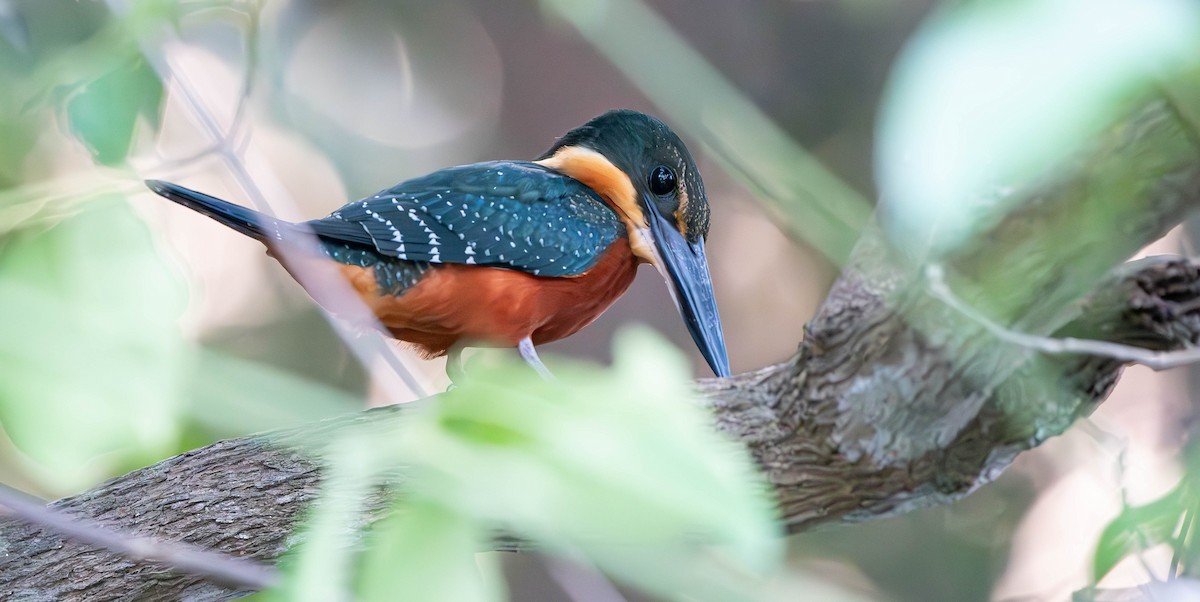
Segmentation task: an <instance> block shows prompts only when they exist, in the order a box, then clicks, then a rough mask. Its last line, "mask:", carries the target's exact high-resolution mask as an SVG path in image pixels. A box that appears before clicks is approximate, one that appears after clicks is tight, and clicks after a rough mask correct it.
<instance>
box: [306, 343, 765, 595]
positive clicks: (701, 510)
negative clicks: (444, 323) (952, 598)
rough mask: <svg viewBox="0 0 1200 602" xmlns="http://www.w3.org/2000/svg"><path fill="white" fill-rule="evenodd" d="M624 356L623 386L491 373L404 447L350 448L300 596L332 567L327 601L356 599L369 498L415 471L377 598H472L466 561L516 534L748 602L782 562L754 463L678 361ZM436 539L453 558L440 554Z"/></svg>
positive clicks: (480, 368)
mask: <svg viewBox="0 0 1200 602" xmlns="http://www.w3.org/2000/svg"><path fill="white" fill-rule="evenodd" d="M615 357H616V358H617V363H616V365H615V366H614V367H613V369H612V370H611V371H610V370H602V369H599V368H596V367H593V366H583V365H571V364H562V365H559V367H558V368H557V369H556V375H557V376H558V378H559V380H556V381H553V382H548V381H544V380H541V379H540V378H538V377H537V375H536V373H534V372H533V371H532V370H530V369H529V368H528V367H527V366H525V365H524V364H522V363H520V362H518V361H516V360H513V359H507V360H497V362H496V363H494V364H478V363H477V365H475V366H473V367H472V369H471V370H470V373H469V379H468V380H467V382H466V383H465V384H464V385H463V386H462V387H460V388H456V389H454V390H453V391H451V392H450V393H448V394H446V395H443V396H441V397H440V398H438V400H437V402H436V403H430V404H427V405H423V406H422V407H419V408H413V409H412V412H413V415H412V416H411V417H410V419H409V420H407V421H406V422H405V424H404V425H403V427H402V428H401V429H400V430H399V431H398V432H377V431H367V432H356V433H353V434H351V435H350V437H351V439H349V440H343V441H341V442H338V443H335V444H334V446H333V448H332V451H333V453H331V454H330V458H331V462H332V463H333V469H332V470H333V473H332V475H333V476H331V477H330V478H331V481H333V483H332V484H330V485H329V486H328V487H327V489H326V495H325V496H324V497H323V501H322V502H321V503H319V504H318V505H317V506H316V510H315V511H314V514H313V516H312V518H311V519H310V522H309V532H310V540H309V541H308V542H306V543H305V544H304V545H303V546H302V547H301V550H300V551H299V553H298V554H297V555H296V556H295V558H294V559H293V561H292V562H291V563H290V566H293V567H295V570H294V571H292V572H291V574H292V575H293V580H294V581H292V583H293V584H294V585H293V586H292V587H293V588H294V589H287V588H285V591H296V592H300V591H306V590H308V588H310V587H318V584H316V583H311V582H310V581H309V579H312V578H313V577H311V576H310V573H309V572H308V571H307V570H305V568H306V567H307V568H308V569H314V567H322V569H321V570H322V572H323V573H322V574H323V577H322V578H323V579H327V580H329V582H331V583H333V584H334V585H328V584H326V585H322V586H321V587H326V588H328V587H347V586H348V583H347V582H346V580H345V579H346V575H347V572H346V571H344V570H337V567H339V566H345V563H346V557H345V556H338V554H346V552H345V551H344V548H345V547H346V546H347V544H348V543H349V540H348V539H347V537H348V534H350V533H352V532H353V527H354V525H356V524H358V523H359V522H360V521H361V520H362V519H361V517H358V516H357V513H358V512H361V510H362V504H364V501H363V499H364V498H363V496H362V494H364V493H365V492H366V491H368V490H369V489H370V487H371V486H372V484H373V483H374V482H375V480H377V479H378V478H379V476H380V475H388V474H395V471H396V469H397V468H398V467H400V466H403V467H404V475H405V476H404V494H403V495H404V497H405V499H404V500H403V501H402V502H401V504H400V505H399V506H398V508H397V514H396V516H397V518H393V519H390V520H389V521H387V522H385V523H382V524H380V525H377V526H376V528H375V529H374V533H373V536H372V541H376V542H383V541H386V542H388V543H387V544H386V545H383V546H380V547H372V548H369V549H368V550H367V551H366V552H364V557H363V558H362V559H360V560H359V562H360V563H361V565H362V566H363V567H364V568H363V571H364V572H363V578H362V580H361V585H362V587H363V588H366V589H365V590H364V591H362V592H360V593H362V594H366V593H367V591H375V592H394V591H397V590H396V589H394V587H398V586H399V585H402V584H407V585H413V586H418V587H420V588H422V589H423V590H424V591H441V592H448V591H452V590H453V588H456V587H463V586H462V585H461V584H460V581H461V579H462V575H463V570H464V569H463V560H462V558H461V557H460V556H461V555H462V554H465V553H468V552H470V551H471V550H472V549H473V546H474V545H475V543H476V542H478V541H479V540H481V539H482V538H483V537H485V536H486V535H487V534H491V533H496V532H500V531H503V532H506V533H511V534H515V535H517V536H520V537H525V538H529V539H530V540H531V541H533V542H536V543H535V545H537V546H538V547H539V548H542V549H545V550H548V551H555V552H558V553H566V554H576V553H577V554H582V555H583V556H584V557H586V558H588V559H589V560H590V561H591V562H593V563H595V564H596V565H597V566H598V567H599V568H600V569H602V570H604V571H605V572H606V573H609V574H611V575H612V576H614V577H615V578H618V579H620V580H623V581H626V582H628V583H631V584H634V585H637V586H638V587H640V588H643V589H645V590H647V591H650V592H653V593H656V594H658V595H662V596H666V597H668V598H672V599H675V598H680V597H687V596H699V597H701V598H703V599H710V600H713V599H727V600H734V599H741V597H742V596H744V595H746V589H745V588H746V587H747V584H751V585H752V584H753V582H754V578H755V577H756V576H762V575H764V574H765V573H766V572H768V571H770V570H771V569H773V568H774V567H775V566H776V565H777V563H778V561H779V559H780V554H781V552H782V540H781V539H780V533H779V532H778V529H777V527H776V525H775V521H774V518H773V514H774V513H773V511H772V509H771V506H772V504H771V501H770V496H769V493H768V491H767V488H766V487H765V486H764V484H763V483H762V482H761V481H760V478H759V477H758V476H757V473H756V470H755V468H754V467H753V464H752V462H751V461H750V459H749V457H748V455H747V454H746V452H745V450H744V449H742V448H741V446H740V445H738V444H735V443H732V442H728V441H725V440H723V439H721V438H720V437H718V436H717V435H716V434H715V433H713V432H712V430H711V427H709V426H708V423H707V421H706V419H705V413H704V412H703V411H702V410H701V409H700V408H699V407H698V406H696V405H695V404H694V402H693V401H692V400H691V399H690V394H689V392H688V390H687V388H686V386H685V383H686V382H687V364H686V362H685V361H684V359H683V357H682V356H681V355H680V354H679V352H678V351H676V350H674V349H671V348H670V347H669V346H668V345H666V344H665V343H664V342H663V341H661V340H660V339H658V338H657V337H655V336H652V335H650V334H648V333H647V332H644V331H630V332H626V333H624V334H623V336H621V337H620V338H619V340H618V341H617V343H616V349H615ZM372 477H374V478H372ZM347 492H352V493H353V494H354V495H351V493H347ZM410 500H416V501H415V502H412V501H410ZM356 504H357V505H356ZM410 513H413V514H410ZM417 517H425V519H426V520H427V521H431V522H426V523H422V522H421V521H418V520H417ZM436 530H442V531H444V533H441V534H440V535H439V534H438V533H436V532H435V531H436ZM431 540H443V543H442V544H441V545H442V546H445V547H440V548H438V550H439V551H438V553H437V554H433V555H431V554H430V553H429V542H430V541H431ZM331 544H338V545H331ZM339 549H341V550H342V551H340V552H339V551H338V550H339ZM331 555H333V556H331ZM375 555H381V556H382V559H381V558H376V557H375ZM384 559H386V562H385V560H384ZM381 566H387V567H390V569H389V570H388V571H385V570H383V569H381V568H379V567H381ZM314 570H315V569H314ZM324 591H325V593H330V590H327V589H326V590H324ZM471 591H472V592H473V593H471V595H472V596H483V595H484V594H483V593H480V591H481V590H475V589H472V590H471ZM464 595H465V594H464ZM486 597H487V598H488V599H492V598H493V596H491V595H489V596H486ZM318 598H320V597H319V596H318ZM318 598H313V599H318ZM323 599H328V598H323ZM372 599H375V598H372ZM377 599H386V598H377Z"/></svg>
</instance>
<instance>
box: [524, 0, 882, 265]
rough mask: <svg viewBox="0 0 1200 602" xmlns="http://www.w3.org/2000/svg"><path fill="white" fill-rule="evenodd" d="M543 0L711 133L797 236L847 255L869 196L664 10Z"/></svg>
mask: <svg viewBox="0 0 1200 602" xmlns="http://www.w3.org/2000/svg"><path fill="white" fill-rule="evenodd" d="M542 6H543V8H544V10H545V11H546V12H548V13H550V14H553V15H555V16H556V17H558V18H561V19H564V20H566V21H567V22H568V23H570V24H571V25H572V26H574V27H575V28H577V29H578V31H579V32H580V33H581V34H582V35H583V36H584V37H585V38H587V40H588V41H589V42H591V43H592V44H593V45H594V46H595V47H596V49H597V50H599V51H600V52H601V53H603V54H604V55H605V56H606V57H607V58H608V59H609V60H611V61H612V62H613V64H614V65H616V67H617V68H618V69H620V70H621V72H622V73H624V74H625V76H626V77H628V78H630V79H631V80H632V81H633V82H634V83H635V84H637V86H638V87H639V88H640V89H641V90H642V92H643V93H645V94H646V95H647V96H648V97H650V99H651V100H652V101H654V103H655V104H657V105H658V106H659V107H661V108H662V110H663V111H664V112H665V114H664V117H666V118H668V120H669V121H670V122H671V123H672V124H673V125H675V126H677V127H679V128H680V129H681V130H682V131H684V132H686V133H687V134H690V135H692V136H695V137H696V138H698V139H700V140H701V141H703V142H704V144H705V145H706V146H707V147H708V148H709V149H710V150H711V151H713V152H714V153H716V156H717V157H718V158H719V159H720V160H721V162H722V163H723V165H724V167H725V169H726V171H728V172H729V173H730V174H731V175H733V176H735V177H737V178H738V179H739V180H740V181H741V183H742V184H743V185H744V186H746V187H747V188H748V189H750V190H753V191H754V192H755V193H757V194H758V195H759V196H760V197H761V198H762V199H764V200H766V201H767V202H768V203H770V204H772V205H773V206H774V208H775V209H776V211H777V212H778V216H779V217H780V219H781V221H782V225H783V226H785V227H786V228H787V229H788V230H789V231H790V232H791V233H792V234H793V235H794V236H795V237H796V238H797V239H799V240H803V241H804V242H806V243H808V244H810V245H812V246H813V247H814V248H816V249H818V250H820V251H821V252H822V253H824V254H825V255H826V256H827V257H829V258H830V259H832V260H834V261H836V262H839V263H840V262H841V261H843V260H845V259H846V257H848V256H849V254H850V249H851V247H852V246H853V245H854V241H855V240H857V239H858V233H859V231H860V230H862V228H863V227H864V226H865V224H866V222H867V219H868V217H869V216H870V205H869V204H868V203H867V202H866V201H865V200H864V199H863V198H862V196H861V195H860V194H859V193H857V192H855V191H854V190H853V189H851V188H850V187H848V186H846V184H845V183H843V182H842V181H841V180H840V179H838V178H837V177H836V176H834V175H833V174H831V173H830V172H829V171H828V170H827V169H826V168H825V167H824V166H822V165H821V164H820V163H819V162H818V161H816V160H815V159H814V158H813V157H812V156H811V155H809V153H808V152H807V151H805V150H804V149H803V148H802V147H801V146H800V145H798V144H796V143H795V141H793V140H792V139H791V138H790V137H789V136H788V135H787V133H785V132H784V131H782V130H781V129H780V128H779V126H777V125H776V124H775V123H773V122H772V121H771V119H770V118H769V117H767V116H766V115H764V114H763V112H762V111H761V110H760V109H759V108H758V107H756V106H755V105H754V103H753V101H751V100H750V99H748V98H747V97H746V96H745V94H744V93H742V92H741V91H739V90H738V89H737V88H736V87H734V86H733V85H732V84H730V82H729V81H728V80H727V79H726V78H725V77H724V76H723V75H722V74H721V73H720V72H719V71H717V70H716V69H714V68H713V67H712V65H710V64H709V63H708V62H707V61H706V60H704V58H703V57H701V56H700V55H699V54H697V52H696V51H695V50H694V49H693V48H692V47H691V46H690V45H689V44H688V43H687V42H686V41H684V40H683V39H682V38H680V37H679V36H678V35H677V34H676V33H675V32H674V30H673V29H672V28H671V26H670V25H669V24H668V23H667V22H666V21H664V20H663V19H662V18H661V17H659V16H658V14H656V13H655V12H654V11H652V10H650V9H649V8H648V7H647V6H646V5H645V4H643V3H642V2H640V1H639V0H543V2H542ZM614 32H621V34H620V35H615V34H614ZM698 91H702V92H698Z"/></svg>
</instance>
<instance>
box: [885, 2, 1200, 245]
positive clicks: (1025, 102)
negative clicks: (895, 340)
mask: <svg viewBox="0 0 1200 602" xmlns="http://www.w3.org/2000/svg"><path fill="white" fill-rule="evenodd" d="M1197 40H1200V9H1198V8H1197V5H1196V3H1194V2H1190V1H1189V0H1140V1H1137V2H1128V1H1126V0H999V1H976V2H965V3H950V4H949V5H947V6H946V7H945V9H944V10H942V11H940V12H938V13H935V16H934V18H932V19H931V20H930V21H929V22H928V23H927V25H926V26H925V27H923V28H922V30H921V31H920V32H919V33H918V35H917V36H915V37H914V38H913V40H912V41H911V42H910V43H909V44H908V47H907V48H906V49H905V51H904V52H903V54H902V55H901V58H900V59H899V60H898V61H897V64H896V67H895V73H894V74H893V76H892V81H891V83H890V84H889V90H888V93H887V95H886V97H885V100H884V106H883V109H882V111H881V119H880V121H881V123H880V131H879V157H880V162H879V169H878V175H879V180H880V185H881V188H882V196H883V198H884V199H885V201H886V202H885V204H884V205H883V215H884V218H885V223H886V225H887V228H888V231H889V234H891V235H892V239H893V240H894V241H897V242H899V243H903V244H905V245H910V246H914V247H915V250H917V251H923V250H924V249H925V245H930V246H931V247H932V250H933V251H934V252H945V251H948V250H950V249H953V248H955V247H956V246H957V245H960V244H962V243H963V242H964V241H966V240H970V239H971V237H972V235H973V234H974V233H975V231H976V229H977V228H978V227H980V226H981V225H983V223H984V222H987V221H988V220H989V219H995V218H996V216H997V215H1003V213H1004V212H1005V211H1006V209H1007V207H1006V205H1005V203H1006V201H1008V200H1009V199H1011V198H1014V197H1015V196H1016V195H1012V194H1010V193H1011V192H1013V191H1011V190H1010V189H1009V188H1008V187H1009V186H1010V185H1011V184H1012V183H1014V182H1019V181H1030V180H1031V179H1032V178H1035V177H1038V176H1042V175H1044V174H1045V173H1047V170H1048V169H1050V168H1052V167H1053V166H1054V165H1055V164H1056V163H1059V162H1060V161H1062V160H1063V159H1064V158H1066V157H1067V156H1069V154H1070V153H1071V152H1072V151H1073V150H1074V149H1076V148H1078V146H1079V145H1080V144H1081V143H1083V142H1084V141H1085V140H1087V139H1088V138H1089V137H1091V136H1093V135H1095V134H1096V133H1097V132H1099V131H1100V130H1101V129H1103V128H1104V127H1106V126H1107V124H1109V123H1111V122H1112V120H1113V119H1114V118H1115V117H1117V116H1119V115H1120V114H1121V112H1122V111H1123V110H1125V108H1126V104H1127V103H1128V102H1130V101H1131V100H1136V98H1137V97H1138V96H1139V95H1140V94H1143V93H1147V92H1149V91H1155V90H1156V88H1154V86H1155V85H1156V77H1157V76H1159V75H1162V74H1164V73H1168V72H1172V71H1174V70H1175V69H1177V68H1186V65H1187V64H1188V63H1189V62H1192V61H1194V57H1195V56H1196V54H1197V50H1198V48H1197Z"/></svg>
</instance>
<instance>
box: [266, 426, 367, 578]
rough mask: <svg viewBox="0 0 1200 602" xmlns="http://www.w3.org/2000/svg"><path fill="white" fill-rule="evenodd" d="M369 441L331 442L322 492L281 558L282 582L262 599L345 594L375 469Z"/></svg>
mask: <svg viewBox="0 0 1200 602" xmlns="http://www.w3.org/2000/svg"><path fill="white" fill-rule="evenodd" d="M371 443H372V442H371V441H370V440H369V439H367V438H344V439H340V440H338V441H337V442H335V443H334V444H333V446H332V447H331V449H330V451H329V454H328V468H327V469H326V471H325V475H324V480H323V482H322V484H321V489H322V491H321V497H320V498H319V499H318V500H317V503H316V504H315V505H314V506H313V508H312V509H311V510H310V512H309V516H308V518H307V519H306V520H305V522H304V527H303V528H302V530H301V531H300V537H301V538H302V540H301V543H300V544H299V545H298V546H296V547H295V548H294V549H292V550H289V551H288V553H287V555H286V556H285V557H284V558H283V559H282V560H281V561H280V566H281V567H282V568H283V571H284V577H285V578H284V582H283V583H282V584H281V585H280V586H278V587H277V588H275V589H274V590H272V591H271V592H269V595H268V596H267V599H270V600H280V601H285V600H286V601H288V602H307V601H312V602H324V601H326V600H347V599H349V597H348V594H349V593H350V589H349V588H350V575H351V568H352V560H353V556H354V544H355V542H356V540H357V538H358V534H357V532H358V530H359V529H360V528H361V526H362V525H363V524H364V523H365V518H364V513H365V510H366V500H367V494H368V493H369V492H370V488H371V486H372V484H373V482H374V480H375V477H376V475H377V474H378V472H379V468H380V455H379V454H378V453H376V451H375V450H373V449H372V445H371Z"/></svg>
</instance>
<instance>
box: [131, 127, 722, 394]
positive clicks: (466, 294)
mask: <svg viewBox="0 0 1200 602" xmlns="http://www.w3.org/2000/svg"><path fill="white" fill-rule="evenodd" d="M146 185H147V186H148V187H149V188H150V190H152V191H153V192H155V193H157V194H158V195H160V196H163V197H165V198H167V199H169V200H171V201H174V202H176V203H178V204H180V205H183V206H185V207H188V208H190V209H193V210H195V211H197V212H199V213H201V214H204V215H206V216H208V217H210V218H212V219H214V220H216V221H218V222H220V223H221V224H224V225H226V226H228V227H230V228H232V229H233V230H235V231H237V232H239V233H241V234H244V235H246V236H249V237H251V238H254V239H255V240H258V241H259V242H261V243H263V244H264V245H265V246H266V247H267V251H268V253H269V254H271V255H272V256H274V257H276V258H277V259H280V262H281V263H282V264H283V266H284V268H285V269H287V270H288V271H289V272H290V273H292V275H293V276H296V275H297V272H296V270H297V269H298V268H297V266H296V261H295V260H294V259H293V258H294V256H295V251H294V250H293V251H291V252H290V253H289V251H288V249H287V248H286V247H289V246H291V247H294V248H300V246H301V245H300V241H311V240H313V237H315V240H316V243H317V244H316V245H315V246H316V248H315V250H314V251H308V252H307V256H311V260H312V261H321V262H327V263H330V264H332V265H333V266H334V267H335V268H336V269H337V270H338V271H339V272H340V274H341V275H342V276H344V277H345V279H346V280H347V281H348V282H349V284H350V286H351V288H352V289H353V291H354V292H355V293H356V294H357V295H358V297H359V298H361V300H362V301H363V303H365V305H366V306H367V307H368V308H369V309H370V310H371V311H372V313H374V315H375V317H376V318H377V319H378V320H379V322H380V323H381V324H382V325H383V326H384V328H385V329H386V330H387V331H388V333H389V334H390V335H391V336H392V337H394V338H396V339H399V340H401V341H403V342H406V343H408V344H410V345H412V346H413V347H415V348H416V350H417V351H418V352H419V353H420V354H421V355H423V356H424V357H425V358H427V359H431V358H434V357H439V356H442V355H449V356H450V357H449V358H448V360H449V361H448V363H447V366H448V367H447V371H448V373H450V376H451V380H452V381H453V380H455V373H456V370H457V371H461V366H460V362H461V355H460V354H461V352H462V350H463V348H464V347H467V346H492V347H516V348H517V349H518V351H519V352H520V354H521V357H522V358H523V359H524V360H525V361H526V362H527V363H528V364H529V365H530V366H532V367H533V369H535V370H536V371H537V372H538V373H539V374H541V375H542V376H543V377H546V378H551V379H552V378H553V376H552V375H551V374H550V371H549V370H548V369H547V368H546V367H545V365H544V364H543V363H542V361H541V359H540V357H539V356H538V354H537V350H536V346H537V345H540V344H543V343H548V342H551V341H556V340H559V339H562V338H564V337H567V336H570V335H572V334H574V333H575V332H577V331H579V330H580V329H582V328H583V327H584V326H586V325H588V324H589V323H591V322H592V321H593V320H595V319H596V318H598V317H599V316H600V315H601V314H602V313H603V312H604V311H605V310H606V309H608V307H609V306H611V305H612V304H613V303H614V302H615V301H616V300H617V299H618V298H619V297H620V296H621V295H623V294H624V293H625V291H626V290H628V288H629V286H630V284H631V283H632V282H633V279H634V275H635V273H636V272H637V269H638V267H639V266H640V265H642V264H650V265H652V266H653V267H654V268H655V269H657V271H658V272H659V273H660V274H661V275H662V276H663V278H664V279H665V280H666V283H667V287H668V290H669V291H670V294H671V298H672V299H673V301H674V302H675V305H676V307H677V309H678V310H679V312H680V314H681V315H682V318H683V321H684V323H685V325H686V326H687V330H688V332H689V334H690V335H691V337H692V339H693V341H694V342H695V344H696V345H697V347H698V348H699V350H700V353H701V355H703V357H704V359H705V361H706V362H707V363H708V365H709V367H710V368H711V369H712V371H713V373H714V374H716V375H717V376H721V377H725V376H729V374H730V369H729V358H728V354H727V351H726V347H725V338H724V334H723V332H722V329H721V320H720V315H719V313H718V311H717V304H716V299H715V296H714V294H713V287H712V280H711V277H710V273H709V268H708V260H707V256H706V254H705V248H704V242H705V239H706V238H707V236H708V231H709V221H710V211H709V204H708V199H707V197H706V195H705V191H704V182H703V180H702V179H701V177H700V172H699V170H698V169H697V167H696V162H695V160H694V159H693V158H692V155H691V154H690V153H689V152H688V149H687V147H686V146H685V145H684V143H683V141H682V140H681V139H680V138H679V136H678V135H676V134H675V132H674V131H672V130H671V128H670V127H668V126H667V125H666V124H665V123H663V122H662V121H660V120H659V119H657V118H655V117H652V116H650V115H647V114H645V113H641V112H638V111H634V110H629V109H616V110H612V111H608V112H606V113H604V114H602V115H599V116H597V117H595V118H593V119H591V120H590V121H588V122H587V123H585V124H583V125H582V126H579V127H577V128H574V129H572V130H570V131H568V132H567V133H566V134H565V135H563V136H562V137H561V138H558V139H557V141H556V142H555V143H554V144H553V145H552V146H551V147H550V148H549V149H548V150H547V151H546V152H545V153H543V154H542V155H540V156H538V157H537V158H536V159H534V160H532V161H504V160H501V161H487V162H482V163H474V164H469V165H461V166H457V167H448V168H445V169H441V170H438V171H434V172H432V173H430V174H428V175H424V176H420V177H417V178H413V179H410V180H406V181H404V182H401V183H399V184H396V185H395V186H392V187H391V188H387V189H384V190H382V191H380V192H379V193H377V194H375V195H372V196H369V197H366V198H363V199H361V200H358V201H354V202H350V203H347V204H346V205H344V206H342V207H341V208H339V209H337V210H336V211H334V212H333V213H331V214H329V215H328V216H326V217H323V218H320V219H314V220H310V221H307V222H300V223H293V222H288V221H284V220H281V219H278V218H275V217H272V216H269V215H267V214H265V213H261V212H259V211H255V210H253V209H250V208H247V207H243V206H241V205H237V204H234V203H230V202H228V201H225V200H222V199H219V198H216V197H213V196H210V195H207V194H204V193H201V192H197V191H195V190H191V189H188V188H184V187H183V186H179V185H177V184H172V183H169V182H164V181H160V180H146ZM305 248H306V249H311V248H312V247H305ZM284 257H288V258H289V259H286V260H285V259H283V258H284ZM307 260H308V259H306V261H307ZM297 279H298V280H299V278H297ZM309 293H310V295H312V296H313V297H314V298H317V299H318V302H320V296H319V295H316V294H313V293H314V291H311V290H310V291H309ZM456 367H457V368H456ZM459 373H461V372H459Z"/></svg>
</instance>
